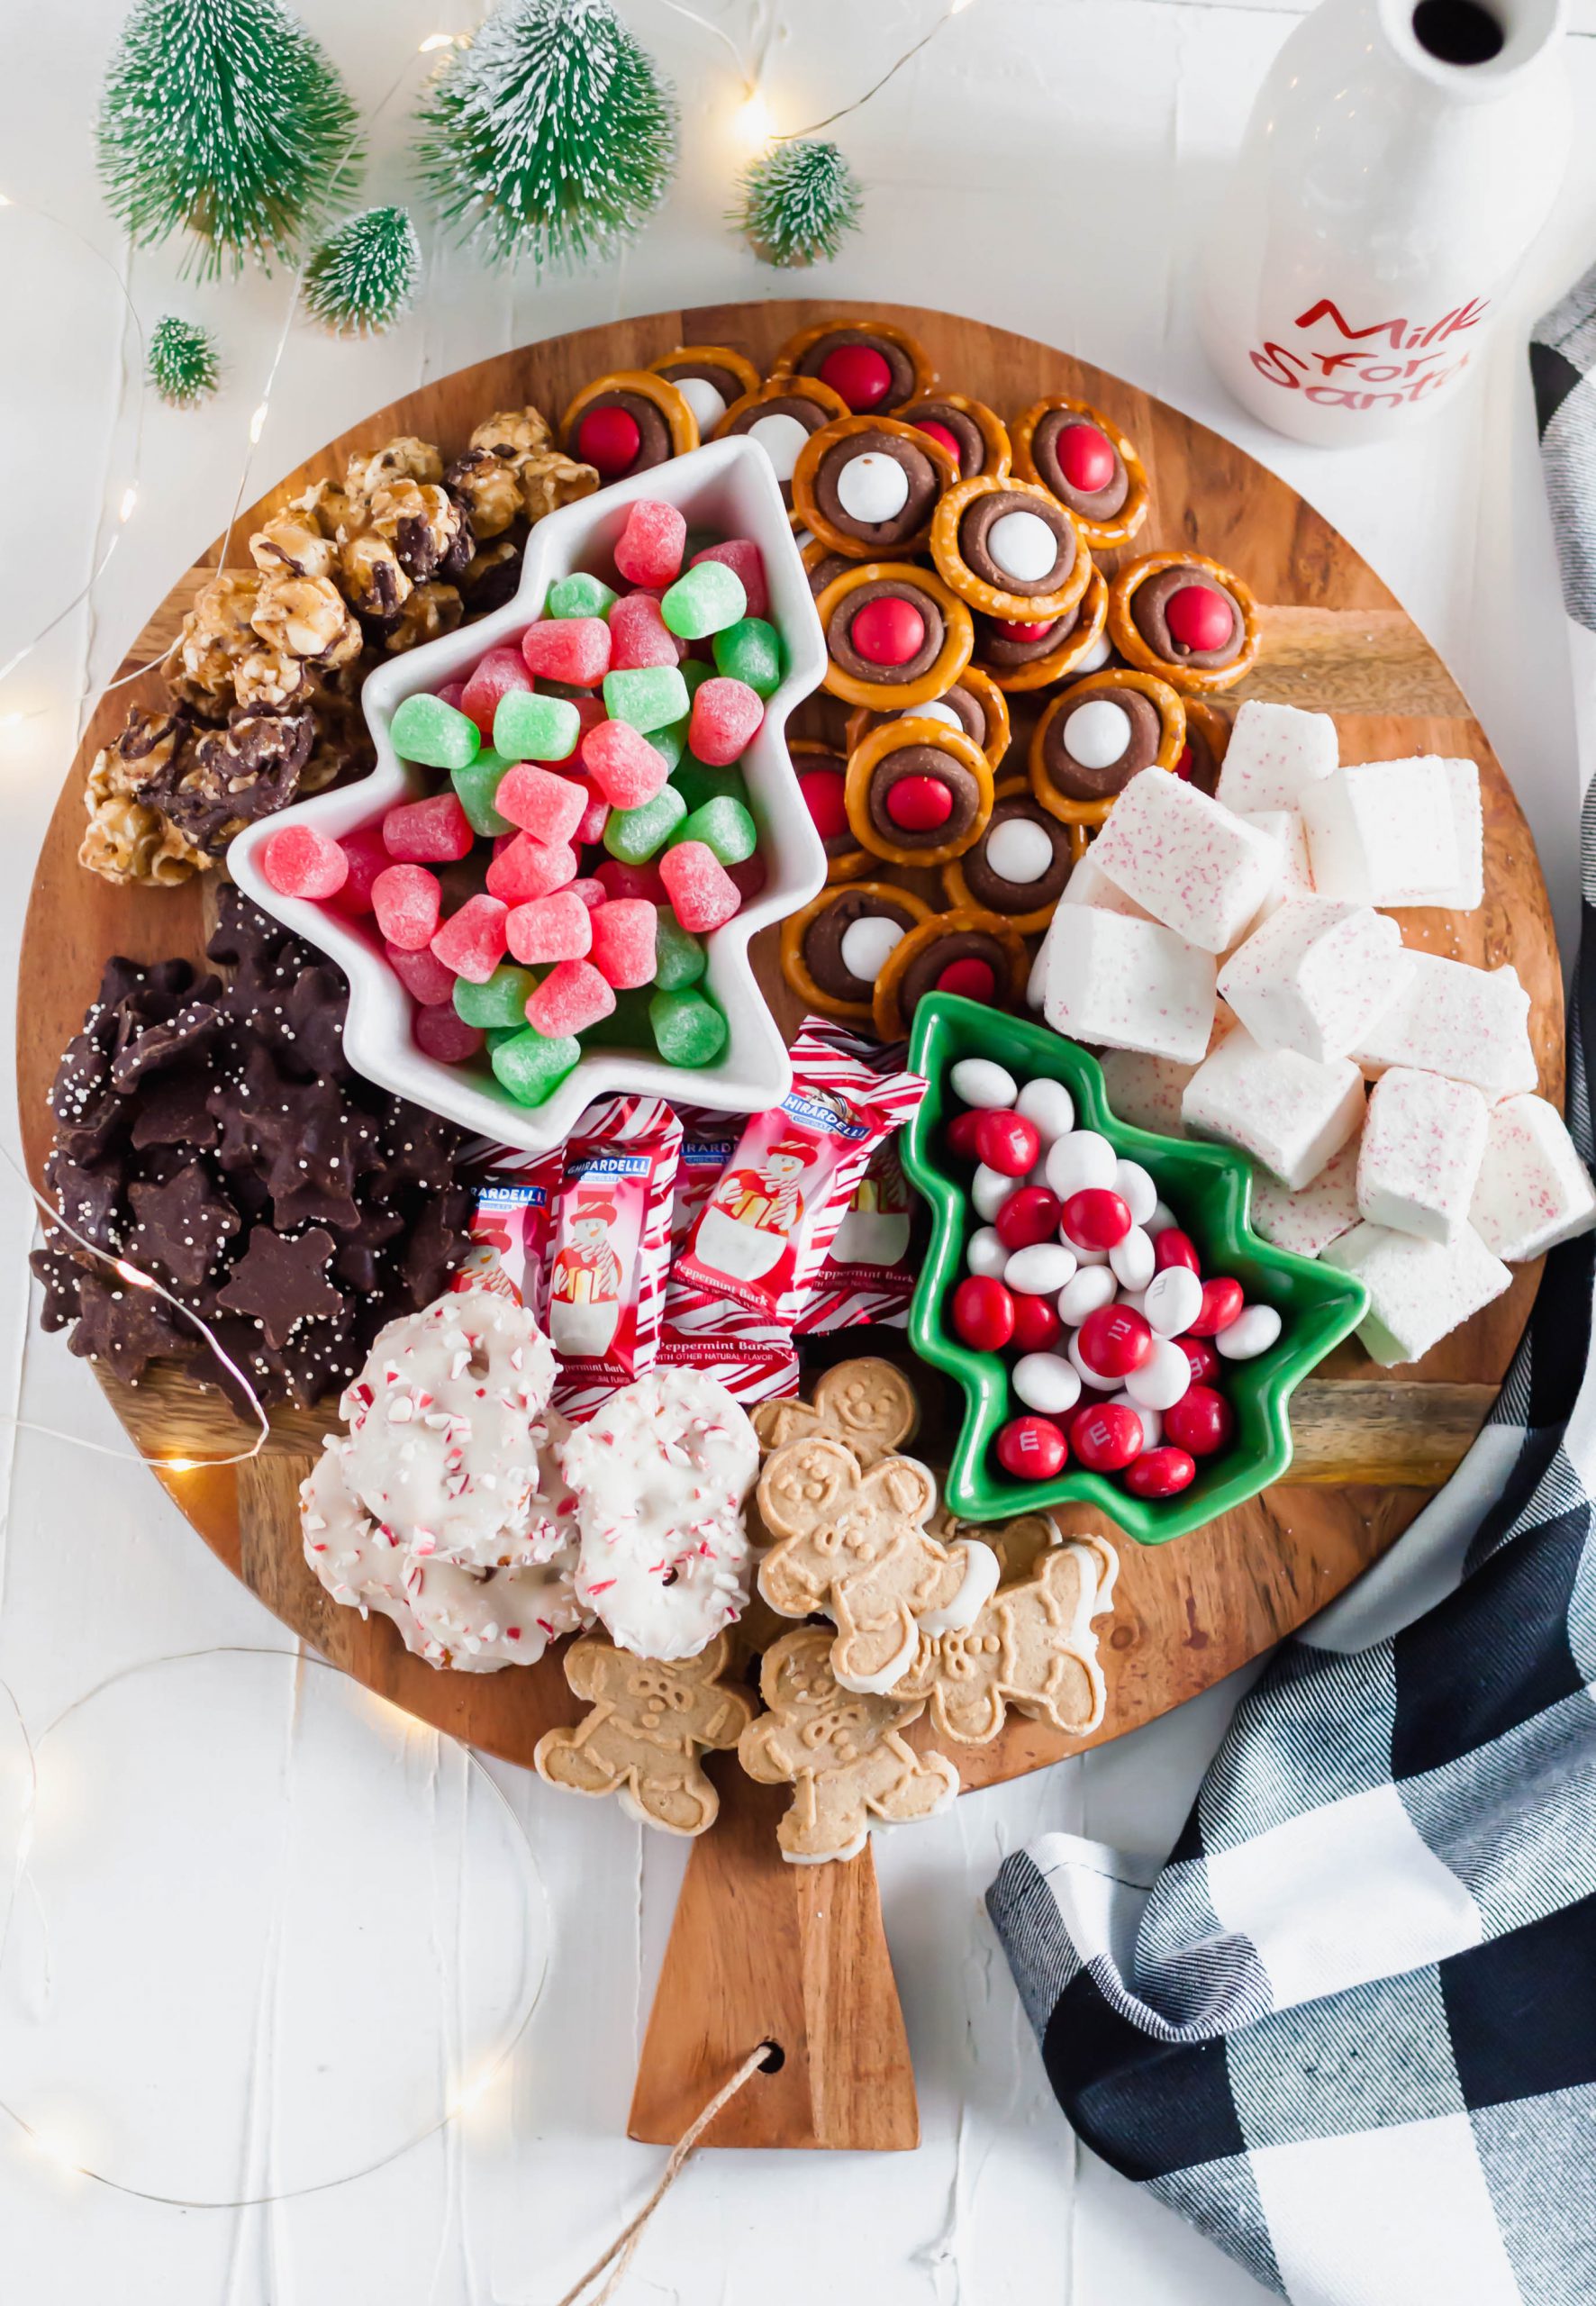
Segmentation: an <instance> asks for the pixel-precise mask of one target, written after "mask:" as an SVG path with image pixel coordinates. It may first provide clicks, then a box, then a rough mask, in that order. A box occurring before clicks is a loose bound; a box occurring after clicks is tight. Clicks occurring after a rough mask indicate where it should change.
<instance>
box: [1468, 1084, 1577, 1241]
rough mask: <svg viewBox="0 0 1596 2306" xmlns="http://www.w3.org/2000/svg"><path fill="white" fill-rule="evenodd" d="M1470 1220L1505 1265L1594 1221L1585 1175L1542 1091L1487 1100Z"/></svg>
mask: <svg viewBox="0 0 1596 2306" xmlns="http://www.w3.org/2000/svg"><path fill="white" fill-rule="evenodd" d="M1469 1223H1470V1224H1471V1225H1472V1226H1473V1227H1474V1230H1475V1232H1476V1233H1478V1235H1479V1236H1480V1239H1482V1240H1483V1242H1484V1244H1485V1247H1486V1248H1488V1249H1489V1250H1490V1251H1491V1253H1492V1256H1493V1257H1501V1259H1502V1261H1503V1263H1504V1264H1507V1265H1520V1264H1522V1263H1523V1262H1524V1260H1525V1259H1526V1258H1527V1257H1543V1256H1544V1255H1545V1254H1546V1250H1548V1249H1554V1248H1556V1246H1557V1244H1558V1242H1559V1241H1572V1240H1573V1238H1574V1236H1575V1235H1576V1234H1578V1233H1588V1232H1590V1230H1591V1228H1592V1227H1593V1226H1596V1192H1593V1191H1592V1189H1591V1179H1590V1176H1589V1174H1588V1172H1587V1170H1586V1168H1585V1165H1584V1163H1583V1162H1582V1160H1581V1159H1580V1157H1579V1155H1578V1154H1577V1153H1576V1152H1575V1151H1574V1149H1573V1139H1572V1138H1571V1137H1570V1136H1569V1134H1568V1131H1567V1130H1566V1129H1565V1128H1564V1125H1563V1117H1562V1115H1561V1114H1560V1113H1559V1112H1557V1110H1556V1107H1555V1105H1549V1104H1547V1103H1546V1099H1545V1098H1544V1097H1504V1098H1503V1099H1502V1101H1501V1103H1500V1104H1499V1105H1493V1106H1492V1109H1491V1113H1490V1121H1489V1127H1488V1131H1487V1135H1486V1139H1485V1158H1484V1159H1483V1162H1482V1163H1481V1165H1480V1175H1479V1180H1478V1182H1477V1183H1476V1185H1475V1186H1474V1202H1473V1204H1472V1205H1471V1207H1470V1210H1469Z"/></svg>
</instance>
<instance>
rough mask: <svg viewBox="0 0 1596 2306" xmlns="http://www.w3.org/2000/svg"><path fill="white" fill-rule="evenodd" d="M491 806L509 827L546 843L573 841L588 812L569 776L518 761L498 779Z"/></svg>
mask: <svg viewBox="0 0 1596 2306" xmlns="http://www.w3.org/2000/svg"><path fill="white" fill-rule="evenodd" d="M494 808H495V809H497V811H498V813H499V814H500V815H501V816H502V817H508V818H509V820H510V822H511V823H512V825H519V826H520V828H521V831H522V832H525V833H530V835H531V837H532V839H533V840H541V841H544V842H547V843H555V842H558V841H567V840H574V839H575V838H576V828H577V826H578V825H579V824H580V823H581V822H582V820H583V818H584V817H585V815H586V813H587V794H586V793H585V790H584V788H583V787H582V786H581V785H576V784H574V783H573V782H572V780H571V779H570V777H568V776H555V774H554V772H553V770H552V769H548V768H536V767H533V766H532V764H531V762H530V761H518V762H517V763H516V765H515V767H513V768H507V769H506V770H505V771H504V774H503V776H501V777H500V779H499V783H498V789H497V791H496V792H495V793H494Z"/></svg>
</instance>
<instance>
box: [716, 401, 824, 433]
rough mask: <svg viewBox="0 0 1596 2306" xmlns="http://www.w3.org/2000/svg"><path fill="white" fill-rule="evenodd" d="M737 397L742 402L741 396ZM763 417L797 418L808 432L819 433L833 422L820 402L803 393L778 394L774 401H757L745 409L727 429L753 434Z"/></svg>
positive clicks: (733, 419) (734, 418)
mask: <svg viewBox="0 0 1596 2306" xmlns="http://www.w3.org/2000/svg"><path fill="white" fill-rule="evenodd" d="M737 397H738V398H739V400H740V399H741V397H742V395H741V394H740V393H739V395H737ZM762 416H792V417H795V418H796V419H797V421H798V422H799V423H800V424H802V425H803V429H804V431H806V432H818V431H820V429H821V425H822V424H830V422H831V419H830V417H829V416H828V415H827V413H826V412H825V410H824V409H823V408H822V407H821V404H820V403H819V402H818V401H813V400H809V399H806V398H805V396H804V395H803V393H778V394H777V395H775V398H774V399H771V400H757V401H755V402H754V404H753V405H752V406H751V407H750V408H745V409H744V411H743V413H742V414H741V415H740V416H734V417H733V418H732V420H731V422H730V425H729V426H728V428H727V429H728V431H732V432H751V431H753V429H754V427H755V425H756V424H757V423H758V422H759V419H760V418H761V417H762Z"/></svg>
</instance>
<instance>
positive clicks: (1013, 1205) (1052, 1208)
mask: <svg viewBox="0 0 1596 2306" xmlns="http://www.w3.org/2000/svg"><path fill="white" fill-rule="evenodd" d="M993 1226H994V1227H995V1229H996V1231H997V1237H998V1239H999V1240H1000V1241H1001V1242H1002V1245H1003V1247H1004V1248H1006V1249H1029V1248H1030V1247H1031V1246H1032V1245H1033V1243H1035V1242H1037V1241H1050V1240H1051V1239H1053V1236H1054V1235H1055V1234H1056V1232H1057V1230H1058V1195H1057V1194H1056V1193H1049V1192H1048V1191H1047V1186H1046V1185H1021V1186H1020V1189H1019V1191H1018V1192H1017V1193H1011V1194H1010V1195H1009V1198H1008V1200H1007V1201H1005V1202H1004V1203H1003V1205H1002V1208H1001V1209H1000V1210H999V1211H998V1213H997V1215H996V1216H995V1217H994V1218H993Z"/></svg>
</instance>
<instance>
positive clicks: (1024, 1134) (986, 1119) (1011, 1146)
mask: <svg viewBox="0 0 1596 2306" xmlns="http://www.w3.org/2000/svg"><path fill="white" fill-rule="evenodd" d="M974 1134H975V1153H976V1158H978V1159H980V1160H983V1161H984V1162H985V1164H986V1166H987V1167H988V1168H989V1169H996V1170H998V1171H999V1172H1000V1173H1001V1174H1002V1176H1005V1177H1023V1176H1025V1175H1026V1174H1027V1172H1028V1171H1029V1170H1031V1169H1034V1168H1035V1167H1036V1165H1037V1159H1038V1155H1039V1154H1040V1152H1041V1149H1042V1139H1041V1135H1040V1132H1039V1131H1038V1128H1037V1125H1036V1123H1035V1122H1034V1121H1027V1120H1026V1118H1025V1115H1024V1114H1023V1113H1017V1112H1011V1111H1010V1112H1006V1111H1004V1109H1003V1108H1002V1106H1000V1105H989V1106H988V1107H987V1108H986V1110H985V1111H984V1112H978V1113H977V1114H976V1115H975V1132H974Z"/></svg>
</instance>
